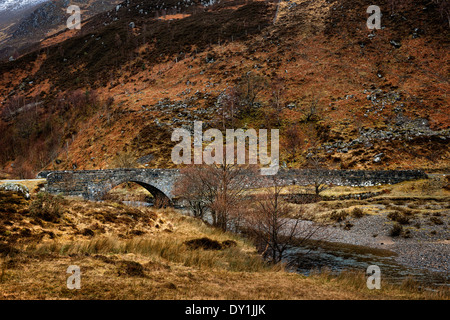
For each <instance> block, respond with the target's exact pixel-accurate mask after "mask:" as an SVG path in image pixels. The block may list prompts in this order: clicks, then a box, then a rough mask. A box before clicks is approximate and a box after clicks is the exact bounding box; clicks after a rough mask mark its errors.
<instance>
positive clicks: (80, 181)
mask: <svg viewBox="0 0 450 320" xmlns="http://www.w3.org/2000/svg"><path fill="white" fill-rule="evenodd" d="M179 175H180V172H179V170H177V169H108V170H75V171H43V172H41V173H39V175H38V177H41V178H46V179H47V190H48V192H50V193H54V194H63V195H69V196H82V197H83V198H85V199H89V200H97V199H101V198H102V196H103V195H104V194H106V193H107V192H108V191H109V190H111V189H112V188H114V187H116V186H118V185H119V184H121V183H124V182H136V183H138V184H140V185H141V186H143V187H144V188H146V189H147V190H148V191H149V192H150V193H152V195H153V196H154V197H166V198H168V199H169V200H172V199H173V187H174V184H175V182H176V180H177V177H178V176H179ZM249 175H251V179H249V180H250V182H251V183H250V185H249V187H250V188H252V187H253V188H259V187H265V186H269V185H270V184H271V179H270V177H269V178H268V177H265V176H261V175H259V174H254V173H251V174H250V173H249ZM318 176H319V177H322V178H324V179H325V180H326V182H327V183H329V184H334V185H342V186H371V185H380V184H396V183H400V182H403V181H408V180H417V179H426V178H428V176H427V175H426V174H425V173H424V172H423V171H420V170H389V171H380V170H378V171H375V170H373V171H371V170H307V169H306V170H305V169H291V170H280V171H279V172H278V174H277V175H276V177H277V178H278V179H279V180H281V182H282V184H284V185H292V184H296V185H310V184H313V181H314V179H316V178H317V177H318Z"/></svg>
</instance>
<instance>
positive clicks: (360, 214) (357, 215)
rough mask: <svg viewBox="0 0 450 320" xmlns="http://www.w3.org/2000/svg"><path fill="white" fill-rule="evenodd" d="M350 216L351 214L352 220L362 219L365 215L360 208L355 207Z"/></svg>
mask: <svg viewBox="0 0 450 320" xmlns="http://www.w3.org/2000/svg"><path fill="white" fill-rule="evenodd" d="M351 214H352V217H354V218H362V217H364V215H365V213H364V210H363V209H361V208H358V207H355V208H354V209H353V210H352V213H351Z"/></svg>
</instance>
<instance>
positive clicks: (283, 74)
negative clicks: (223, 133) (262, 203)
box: [0, 0, 450, 176]
mask: <svg viewBox="0 0 450 320" xmlns="http://www.w3.org/2000/svg"><path fill="white" fill-rule="evenodd" d="M369 5H370V3H369V2H368V1H363V0H358V1H348V0H335V1H325V0H320V1H305V0H294V1H288V2H281V3H280V4H279V3H278V2H271V1H249V2H247V1H239V0H238V1H219V2H217V3H213V4H212V5H209V4H208V5H207V4H206V3H202V2H199V1H189V0H185V1H182V2H179V1H165V2H158V1H143V0H141V1H137V0H129V1H126V2H124V3H122V4H121V5H120V6H119V7H118V8H114V9H113V10H111V11H108V12H105V13H102V14H100V15H97V16H95V18H91V19H89V20H88V21H86V23H85V24H84V25H83V28H82V30H81V32H80V33H78V34H76V35H75V34H71V33H64V32H63V33H59V34H57V35H56V36H54V37H53V38H52V39H51V40H46V42H43V43H42V44H41V46H42V47H41V49H39V50H37V51H35V52H33V53H30V54H28V55H25V56H23V57H22V58H20V59H18V60H17V61H13V62H10V63H5V64H2V65H0V74H2V77H1V78H0V95H1V99H2V100H3V106H2V120H1V122H0V137H1V138H0V147H1V148H2V150H3V152H2V155H1V156H2V158H1V159H0V161H1V163H3V165H4V166H5V170H6V171H7V172H10V173H12V174H14V175H18V176H26V175H31V176H32V175H33V174H34V173H35V172H37V171H39V170H41V169H42V168H44V167H47V168H57V169H64V168H86V169H90V168H109V167H114V166H116V165H117V159H118V158H119V157H120V156H122V158H123V157H125V158H129V160H130V161H131V162H130V163H132V162H133V161H132V160H135V159H141V160H142V159H143V160H142V161H140V162H141V163H142V164H147V165H148V166H152V167H157V166H161V167H172V166H173V164H172V163H171V160H170V151H171V147H172V146H173V144H174V143H172V142H171V141H170V136H171V132H172V130H173V129H174V128H177V127H181V126H184V127H187V128H192V124H193V121H194V120H202V121H203V122H204V124H205V126H206V127H217V128H223V127H226V128H231V127H236V128H237V127H254V128H262V127H264V128H280V130H281V139H282V159H281V160H282V163H283V162H284V163H286V165H288V166H293V167H299V166H303V165H304V164H305V159H306V157H307V156H308V154H310V153H317V154H318V155H319V156H320V157H321V159H323V161H324V162H325V163H326V164H327V166H329V167H334V168H355V169H357V168H386V169H389V168H423V169H427V170H435V169H440V170H445V169H448V167H449V163H448V158H449V155H450V150H449V146H448V145H449V144H448V139H450V135H449V123H450V119H449V112H448V111H449V110H448V102H449V99H448V97H447V94H448V90H449V82H448V74H449V63H448V62H449V61H448V60H449V54H448V52H449V51H448V44H449V43H448V39H449V37H448V36H449V28H448V24H447V23H446V21H443V20H442V19H441V18H442V15H441V14H440V10H439V8H438V6H436V5H434V4H432V3H429V2H428V1H423V2H420V5H419V6H418V5H406V6H405V7H399V8H394V10H393V11H392V12H391V8H390V6H388V4H387V3H386V2H381V3H380V6H381V8H382V10H383V20H382V24H383V27H384V28H383V29H382V30H368V29H367V27H366V20H367V17H368V15H367V14H366V9H367V7H368V6H369ZM231 111H232V112H231ZM12 163H13V167H11V164H12Z"/></svg>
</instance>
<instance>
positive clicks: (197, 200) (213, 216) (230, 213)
mask: <svg viewBox="0 0 450 320" xmlns="http://www.w3.org/2000/svg"><path fill="white" fill-rule="evenodd" d="M248 172H249V171H248V168H245V167H243V166H239V165H234V164H226V163H225V164H221V165H192V166H189V167H187V168H184V169H182V171H181V177H180V179H179V180H178V181H177V182H176V185H175V188H174V190H175V191H174V194H175V195H176V196H177V197H179V198H180V199H181V200H184V201H185V202H186V203H188V205H189V207H190V209H191V211H192V213H193V215H194V216H196V217H199V218H201V219H203V220H207V218H208V217H207V216H206V213H209V214H210V220H211V224H212V225H213V226H216V227H218V228H220V229H222V230H224V231H226V230H229V229H230V227H233V228H238V224H239V221H240V220H241V219H242V215H241V212H242V211H241V209H242V207H241V205H242V203H243V201H244V192H245V190H246V189H247V187H248V179H249V176H248Z"/></svg>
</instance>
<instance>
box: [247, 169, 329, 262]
mask: <svg viewBox="0 0 450 320" xmlns="http://www.w3.org/2000/svg"><path fill="white" fill-rule="evenodd" d="M282 190H283V187H282V186H281V182H280V181H279V180H277V179H276V178H273V187H272V188H270V190H268V191H267V192H266V193H265V194H263V195H261V196H260V197H259V199H258V201H257V203H256V208H255V209H254V210H253V211H252V212H251V214H249V215H248V216H247V217H246V221H247V226H248V230H249V232H250V233H252V234H253V237H254V238H255V240H256V244H257V247H258V248H259V250H260V251H261V252H262V255H263V257H264V258H265V259H267V260H268V261H270V262H272V263H279V262H281V261H282V260H283V259H285V258H287V250H288V249H289V248H291V247H293V246H300V245H302V244H303V243H304V242H306V241H307V240H308V239H310V238H311V237H312V236H313V235H314V234H315V233H316V232H317V231H318V230H319V229H320V228H321V226H320V225H312V224H307V223H305V222H304V221H302V220H301V218H302V216H303V212H302V209H301V207H300V209H297V208H296V209H294V207H292V206H291V205H290V204H289V203H287V202H285V201H284V200H283V198H282Z"/></svg>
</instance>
